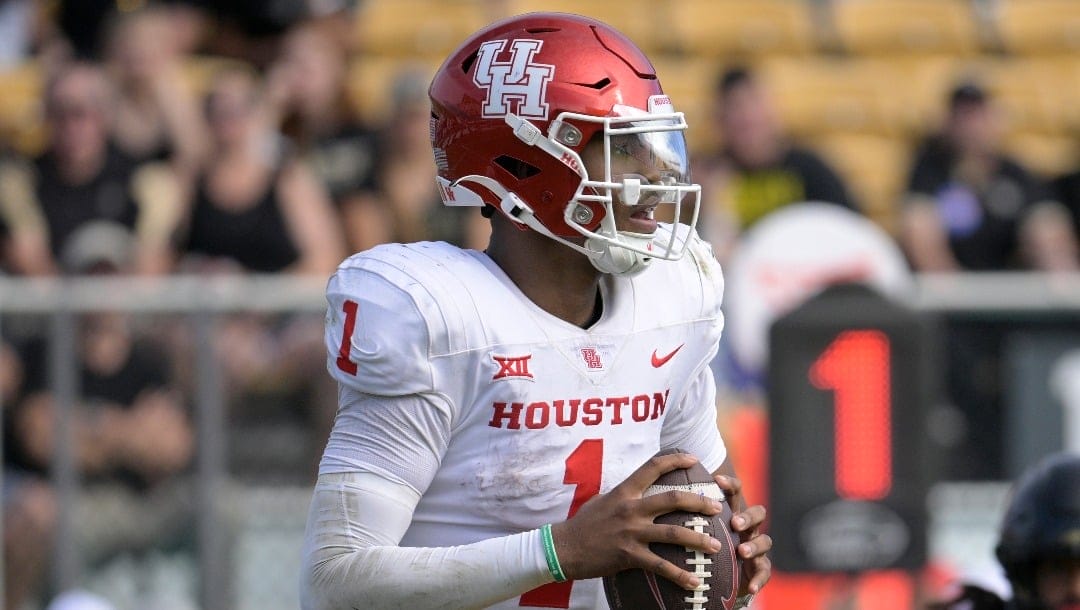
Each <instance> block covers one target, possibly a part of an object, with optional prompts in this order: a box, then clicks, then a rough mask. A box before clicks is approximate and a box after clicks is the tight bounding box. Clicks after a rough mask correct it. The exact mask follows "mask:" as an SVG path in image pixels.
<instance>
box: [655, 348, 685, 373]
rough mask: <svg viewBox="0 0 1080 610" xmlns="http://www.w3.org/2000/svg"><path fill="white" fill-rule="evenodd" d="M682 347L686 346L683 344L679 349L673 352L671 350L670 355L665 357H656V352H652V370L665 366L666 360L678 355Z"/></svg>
mask: <svg viewBox="0 0 1080 610" xmlns="http://www.w3.org/2000/svg"><path fill="white" fill-rule="evenodd" d="M683 345H686V344H685V343H683V344H682V345H680V346H679V347H676V348H675V349H674V350H672V351H671V353H670V354H667V355H665V356H657V355H656V350H653V352H652V365H653V368H657V369H658V368H660V367H662V366H664V365H665V364H667V361H668V360H671V359H672V358H674V357H675V354H677V353H679V350H681V349H682V347H683Z"/></svg>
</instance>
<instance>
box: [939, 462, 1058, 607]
mask: <svg viewBox="0 0 1080 610" xmlns="http://www.w3.org/2000/svg"><path fill="white" fill-rule="evenodd" d="M996 550H997V557H998V561H999V562H1000V563H1001V567H1002V568H1004V570H1005V575H1006V577H1007V578H1008V580H1009V584H1010V585H1011V588H1012V599H1011V600H1002V599H1001V598H1000V597H999V596H998V594H997V593H995V592H993V591H988V590H986V589H985V588H983V587H980V586H978V585H976V584H970V583H969V584H964V585H963V587H962V590H961V592H960V593H959V594H958V596H957V597H956V598H955V599H953V600H951V601H948V602H944V603H939V604H935V605H933V606H931V608H932V610H1007V609H1008V610H1075V609H1076V608H1080V455H1078V454H1075V453H1058V454H1054V455H1051V456H1049V457H1047V458H1045V459H1043V460H1042V461H1041V462H1040V463H1038V464H1036V465H1035V466H1033V467H1031V468H1029V469H1028V470H1027V471H1026V472H1025V473H1024V474H1023V475H1022V476H1021V477H1020V479H1019V480H1018V481H1017V482H1016V484H1015V486H1014V487H1013V490H1012V494H1011V499H1010V501H1009V506H1008V509H1007V510H1006V512H1005V517H1004V520H1003V521H1002V524H1001V532H1000V537H999V540H998V544H997V549H996Z"/></svg>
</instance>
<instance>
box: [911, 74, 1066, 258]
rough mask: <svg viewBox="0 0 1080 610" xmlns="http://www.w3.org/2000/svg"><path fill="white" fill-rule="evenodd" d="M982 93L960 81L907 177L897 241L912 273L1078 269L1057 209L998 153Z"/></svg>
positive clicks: (994, 122) (993, 118) (993, 120)
mask: <svg viewBox="0 0 1080 610" xmlns="http://www.w3.org/2000/svg"><path fill="white" fill-rule="evenodd" d="M999 135H1000V125H999V123H998V119H997V114H996V112H995V109H994V107H993V106H992V104H991V101H990V99H989V97H988V96H987V94H986V92H985V91H984V90H983V89H982V88H981V87H979V86H978V85H976V84H973V83H963V84H961V85H959V86H957V87H956V88H955V89H954V90H953V91H952V92H951V93H950V96H949V102H948V112H947V117H946V122H945V126H944V128H943V129H942V131H941V133H940V134H937V135H934V136H932V137H930V138H928V139H927V140H926V141H925V142H924V143H923V145H922V146H921V147H920V148H919V150H918V152H917V153H916V155H915V160H914V162H913V164H912V170H911V175H910V178H909V180H908V189H907V190H908V193H907V195H906V196H905V201H904V204H903V205H904V208H903V210H902V222H901V234H900V240H901V244H902V246H903V247H904V249H905V251H906V254H907V256H908V259H909V261H910V262H911V265H912V267H913V268H914V269H915V270H917V271H958V270H969V271H991V270H1004V269H1010V268H1036V269H1038V268H1043V269H1070V268H1075V267H1076V249H1075V237H1074V236H1072V235H1071V233H1069V234H1066V235H1065V236H1064V239H1063V240H1062V239H1061V238H1060V236H1059V231H1057V230H1056V228H1060V227H1058V225H1059V224H1060V223H1059V222H1058V220H1059V218H1060V216H1061V215H1060V213H1059V212H1060V207H1059V206H1056V205H1054V204H1052V203H1051V202H1050V197H1049V195H1050V194H1049V192H1048V191H1047V189H1046V188H1045V186H1044V185H1043V184H1041V183H1040V181H1039V180H1038V179H1037V178H1036V177H1035V176H1033V175H1032V174H1031V173H1030V172H1029V171H1028V170H1027V169H1026V168H1024V167H1023V166H1022V165H1021V164H1020V163H1019V162H1017V161H1016V160H1015V159H1013V158H1011V157H1009V156H1007V155H1005V154H1004V153H1002V152H1001V150H1000V147H999Z"/></svg>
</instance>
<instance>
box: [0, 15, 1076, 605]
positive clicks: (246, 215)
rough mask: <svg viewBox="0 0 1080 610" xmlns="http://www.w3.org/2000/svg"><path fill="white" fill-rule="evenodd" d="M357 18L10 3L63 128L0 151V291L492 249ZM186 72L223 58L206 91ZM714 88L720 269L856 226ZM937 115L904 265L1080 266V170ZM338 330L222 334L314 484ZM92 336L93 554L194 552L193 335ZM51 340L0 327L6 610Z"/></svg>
mask: <svg viewBox="0 0 1080 610" xmlns="http://www.w3.org/2000/svg"><path fill="white" fill-rule="evenodd" d="M368 1H372V0H368ZM355 2H356V0H353V1H352V2H350V1H349V0H291V1H290V0H282V1H278V2H259V1H255V0H228V1H225V0H221V1H215V2H209V1H202V0H171V1H161V2H149V1H142V0H127V1H115V2H114V1H105V0H79V1H64V0H56V1H50V2H43V1H39V0H0V63H2V64H4V65H7V66H13V65H15V66H17V65H20V64H22V63H25V62H30V61H33V62H34V63H35V65H36V66H37V69H38V70H39V71H40V73H41V74H42V75H43V79H44V85H43V88H42V93H41V109H42V113H43V114H42V116H43V125H44V128H45V132H44V133H45V135H44V137H43V139H42V143H41V146H40V150H35V151H28V150H27V149H26V147H25V146H19V145H17V143H16V142H14V141H13V140H12V139H8V140H5V139H2V135H0V274H6V275H13V276H56V275H87V274H104V275H111V274H142V275H161V274H181V273H182V274H213V275H223V274H224V275H230V274H260V273H273V274H297V275H311V276H317V277H326V276H328V275H329V274H330V273H331V271H332V270H333V268H334V267H335V265H336V264H337V263H338V262H339V261H340V260H342V259H343V258H344V257H345V256H346V255H347V254H349V253H352V252H356V251H359V250H363V249H366V248H369V247H372V246H374V245H377V244H379V243H385V242H392V241H415V240H427V239H434V240H446V241H449V242H452V243H455V244H458V245H461V246H464V247H471V248H477V249H483V248H484V246H485V244H486V241H487V232H488V225H487V220H486V219H484V218H483V217H482V216H481V214H480V213H479V212H477V211H475V210H459V209H453V208H446V207H444V206H442V205H441V203H440V200H439V197H438V193H437V191H436V187H435V180H434V177H435V166H434V164H433V162H432V158H431V149H430V143H429V111H428V105H427V104H428V102H427V92H426V87H427V79H428V77H429V74H428V73H427V72H426V71H425V70H424V69H416V70H411V69H405V70H403V71H401V72H400V73H397V74H394V75H393V76H392V78H391V79H390V80H388V81H387V82H386V83H385V84H384V90H383V93H382V95H384V96H385V97H386V99H387V100H388V104H387V105H388V107H389V108H390V109H391V111H390V112H389V114H388V116H387V117H386V118H385V120H383V121H381V122H379V123H377V124H369V123H367V122H365V121H363V120H361V118H360V117H361V116H362V112H360V110H361V109H359V108H358V107H357V104H356V99H355V96H351V95H350V93H349V83H348V78H349V75H348V66H349V60H350V57H352V56H353V55H354V54H355V53H356V49H355V43H354V35H353V31H354V28H355V23H354V22H355V20H356V10H357V8H358V7H357V6H356V4H355ZM193 57H212V58H214V61H213V62H209V63H206V62H204V63H203V64H201V65H204V66H205V65H210V66H211V68H210V69H207V70H205V71H204V72H200V73H199V74H195V75H193V74H192V73H191V68H190V66H191V65H192V62H191V61H189V60H190V59H191V58H193ZM660 76H661V78H662V79H663V76H664V75H663V73H661V75H660ZM698 76H699V77H700V78H701V79H704V80H707V81H709V82H715V87H714V89H713V91H712V99H711V100H710V106H709V112H708V113H707V116H708V119H709V120H710V121H711V122H712V124H711V125H707V126H702V128H703V129H706V130H707V131H709V133H713V134H716V136H717V137H716V139H715V141H712V142H707V143H705V145H701V143H700V142H698V145H697V146H696V148H698V149H699V150H698V151H697V155H696V158H695V163H696V165H697V167H696V170H695V172H696V174H695V179H696V181H697V182H699V183H701V184H703V185H704V189H705V190H704V192H705V196H704V198H705V201H704V209H703V211H702V221H701V224H700V230H701V231H702V233H703V234H704V235H705V237H706V238H707V239H709V240H710V241H712V243H713V245H714V249H715V251H716V252H717V255H718V256H719V257H720V258H721V259H725V258H726V257H728V256H730V255H731V253H732V252H733V251H734V250H735V249H736V248H737V246H738V243H739V238H740V236H741V235H743V234H744V232H746V231H747V230H748V229H750V228H751V227H753V226H754V225H755V223H757V222H759V221H760V220H761V219H762V218H764V217H766V216H767V215H768V214H770V213H771V212H774V211H776V210H778V209H780V208H783V207H784V206H787V205H789V204H792V203H796V202H802V201H822V202H827V203H831V204H835V205H837V206H841V207H843V208H846V209H848V210H850V211H852V212H853V213H856V214H862V213H864V204H863V202H860V201H859V200H858V199H857V197H856V196H855V195H854V194H853V191H852V189H851V188H850V186H849V185H848V182H849V176H845V175H844V174H843V173H842V172H840V171H838V170H837V169H836V168H834V167H831V166H830V164H829V163H828V162H827V161H826V159H825V158H823V157H822V156H821V155H820V154H819V153H817V152H815V151H814V150H813V149H812V147H809V146H805V145H803V144H801V143H799V142H798V141H796V140H795V139H793V138H791V137H789V134H787V133H785V130H784V128H783V123H782V121H781V119H780V117H779V115H778V111H777V109H776V105H775V103H774V100H773V99H772V98H771V96H770V91H769V90H768V88H767V87H765V86H764V85H763V83H762V82H761V80H760V79H759V77H758V75H757V74H756V73H755V71H754V69H753V68H751V67H745V66H738V65H728V66H725V67H724V68H723V69H722V70H720V71H719V73H716V74H712V73H710V74H700V75H698ZM193 83H196V85H195V86H193ZM0 95H2V92H0ZM675 101H676V104H678V99H676V100H675ZM941 105H942V108H943V113H942V114H943V116H944V117H945V119H944V121H943V123H942V124H941V125H926V137H925V140H924V141H923V142H922V143H921V144H920V145H919V146H918V147H917V148H915V149H914V150H913V151H912V156H911V158H910V159H908V160H907V161H906V163H907V165H906V166H905V167H906V168H908V169H909V171H908V177H907V180H906V186H905V188H904V189H903V191H904V192H903V193H902V195H901V196H900V197H899V198H898V201H897V203H896V205H895V207H894V210H895V213H896V218H895V219H894V220H895V222H894V223H892V224H891V226H890V227H889V230H890V232H891V234H892V235H893V236H894V237H895V239H896V242H897V244H898V245H899V246H900V248H901V249H902V251H903V253H904V255H905V257H906V259H907V261H908V263H909V265H910V268H911V269H912V270H914V271H918V272H922V271H927V272H942V271H990V270H1039V271H1054V272H1060V271H1077V270H1080V248H1078V245H1077V243H1078V235H1080V168H1078V170H1077V171H1075V172H1070V173H1065V174H1063V175H1053V176H1047V175H1042V174H1039V173H1037V172H1035V171H1032V170H1031V169H1028V168H1026V167H1025V166H1024V164H1023V163H1021V162H1020V161H1019V160H1017V159H1015V158H1013V157H1011V156H1010V155H1009V154H1007V153H1006V152H1004V150H1005V149H1004V148H1003V147H1002V145H1001V135H1002V127H1001V122H1000V114H999V112H998V110H997V108H996V106H995V99H994V97H993V96H992V95H991V94H990V93H989V92H988V91H987V90H986V88H984V87H983V86H981V84H980V83H979V82H977V81H965V82H958V83H955V86H954V87H953V88H952V89H951V90H950V91H948V92H947V94H946V95H944V96H943V97H942V99H941ZM695 128H696V127H695V126H693V125H692V126H691V129H695ZM158 322H159V321H158ZM321 323H322V320H321V318H318V317H316V318H312V317H310V316H300V315H292V316H262V315H253V314H251V315H247V314H246V315H233V316H229V317H228V318H227V319H223V320H222V321H221V323H220V326H219V332H218V336H217V339H218V343H219V346H218V347H219V349H220V350H221V353H222V359H221V360H222V363H223V365H224V367H225V373H226V377H227V379H226V383H227V388H228V391H229V409H230V418H231V421H232V423H234V424H237V428H238V429H242V428H243V425H244V424H245V423H247V424H251V425H252V426H253V427H256V428H258V427H259V426H261V425H263V424H265V422H266V421H267V420H274V419H276V418H279V419H281V420H283V421H285V422H287V423H288V424H289V425H293V424H296V423H297V422H299V423H300V424H301V426H302V427H303V429H304V430H307V431H308V432H307V433H306V436H304V437H303V438H304V439H305V443H306V445H304V446H305V447H306V448H307V455H305V456H302V457H301V458H300V459H299V460H298V463H299V464H300V465H301V467H300V468H299V469H296V470H294V471H291V475H292V476H293V477H294V478H297V479H301V480H303V479H305V478H306V477H309V476H311V473H313V472H314V470H313V466H314V461H313V460H314V459H315V457H316V456H317V455H318V452H319V451H320V450H321V447H320V446H319V445H318V442H319V441H318V439H321V438H324V435H325V431H326V430H328V429H329V425H330V421H331V419H332V417H333V408H334V405H335V398H334V395H333V392H334V388H332V387H327V386H328V385H329V379H328V377H327V376H326V375H325V374H323V373H322V372H321V371H322V368H323V366H324V355H323V348H322V343H321V332H320V331H319V328H320V326H321ZM77 325H78V339H77V345H78V350H77V352H78V362H79V367H80V375H81V376H80V379H79V386H80V387H81V390H82V392H81V398H82V399H81V402H80V404H79V408H78V415H77V417H76V418H75V421H74V426H75V430H74V438H76V439H77V440H78V441H79V442H78V444H77V447H76V448H75V451H74V453H75V460H76V464H77V466H78V469H79V470H80V472H81V475H82V477H83V479H84V482H85V483H86V490H87V491H86V494H87V499H86V500H85V501H83V502H81V503H80V505H79V509H78V510H79V512H78V515H77V518H76V520H75V522H76V523H77V524H78V531H77V532H76V536H77V537H78V539H79V544H80V547H81V548H83V549H84V553H85V558H86V559H87V560H88V561H97V560H99V559H102V560H103V559H105V558H107V557H108V556H109V555H110V554H115V553H116V552H118V551H120V550H125V549H132V548H141V547H144V546H146V545H148V544H162V543H163V541H165V543H167V544H184V542H185V541H184V540H183V539H184V536H185V534H187V535H190V527H188V526H187V525H186V524H189V522H190V516H191V511H192V510H193V508H192V507H191V506H190V504H191V500H190V498H191V494H190V490H189V487H190V478H189V476H188V475H189V473H190V471H191V468H192V456H193V453H194V446H195V440H194V435H193V430H192V421H191V413H190V410H191V407H190V405H191V396H192V388H191V381H190V379H189V377H190V371H187V372H185V371H186V369H185V366H190V365H185V364H184V362H185V361H186V359H189V358H190V354H191V350H192V346H191V340H190V336H191V333H190V332H189V329H188V328H186V327H185V326H184V324H183V323H182V322H176V321H172V322H170V323H168V324H159V323H156V322H154V321H147V320H145V319H141V318H136V317H131V316H126V315H124V314H116V313H111V314H93V315H86V316H83V317H81V318H80V319H79V320H78V321H77ZM38 329H40V324H37V325H35V324H27V325H26V326H25V328H20V327H18V326H17V325H15V326H13V325H11V324H7V323H5V325H4V326H3V333H4V334H3V335H0V403H2V404H3V406H4V418H5V421H4V426H3V430H4V434H5V438H4V453H5V456H4V457H5V476H4V489H3V493H4V503H3V505H4V533H5V537H4V545H5V546H4V550H5V554H6V555H5V557H6V558H8V561H5V564H4V565H5V570H6V573H5V574H4V577H5V583H6V587H5V594H6V599H5V603H4V607H5V608H12V609H17V608H20V604H22V603H23V601H25V600H27V599H30V598H32V597H34V596H35V595H36V594H37V593H38V592H40V590H41V586H42V583H43V582H44V575H45V573H46V568H47V563H48V549H49V548H50V541H51V536H53V535H55V521H56V514H57V504H56V503H57V499H56V495H55V491H54V490H53V489H52V487H51V486H50V484H49V482H48V479H47V473H48V466H49V462H50V457H51V456H52V454H53V451H54V448H55V442H56V440H55V438H54V431H55V424H54V421H55V417H56V414H55V412H54V408H53V397H52V396H51V395H50V390H49V384H48V380H47V379H46V375H45V371H46V370H47V366H46V365H45V358H46V354H47V349H46V347H45V345H44V343H43V341H42V338H41V336H40V333H38V332H36V330H38ZM283 363H284V364H283ZM298 411H302V412H298ZM253 444H255V445H258V444H259V442H258V441H256V442H254V443H253ZM294 466H295V464H294ZM185 499H186V500H185ZM103 533H107V534H108V535H103ZM187 542H190V541H187ZM14 557H18V560H17V561H11V558H14Z"/></svg>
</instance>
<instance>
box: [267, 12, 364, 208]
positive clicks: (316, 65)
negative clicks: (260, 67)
mask: <svg viewBox="0 0 1080 610" xmlns="http://www.w3.org/2000/svg"><path fill="white" fill-rule="evenodd" d="M346 61H347V58H346V55H345V49H344V48H342V47H341V46H340V45H338V44H336V43H335V42H334V41H333V40H332V39H331V38H329V37H326V36H323V35H321V30H318V29H316V28H315V27H313V26H310V25H307V26H301V27H298V28H295V29H294V30H292V31H291V32H290V33H289V34H288V35H287V36H286V38H285V41H284V44H283V47H282V53H281V56H280V57H279V58H278V60H277V61H276V62H275V64H274V65H273V66H272V67H271V69H270V71H269V77H268V83H267V98H268V103H269V107H270V111H271V112H272V113H273V115H274V116H275V117H278V118H277V119H276V121H275V123H277V124H280V125H281V130H282V132H283V133H284V134H285V135H286V136H288V137H289V138H290V140H291V141H292V143H293V145H294V146H296V148H297V152H298V154H299V155H300V156H301V157H302V158H303V159H304V160H305V161H306V162H307V163H308V165H309V166H310V167H311V169H312V170H313V171H314V172H315V176H316V177H317V178H318V180H319V182H320V183H322V185H323V187H325V188H326V190H327V191H328V192H329V194H330V197H331V199H332V200H333V202H334V204H335V206H337V208H338V209H339V210H340V209H341V208H344V207H348V206H350V205H352V204H353V200H354V199H355V198H357V197H359V196H361V195H362V194H363V193H364V192H366V191H367V190H370V189H371V188H372V187H371V183H372V180H373V177H372V174H373V171H374V166H375V137H374V134H373V133H372V132H371V130H370V129H368V128H367V127H366V126H365V125H363V124H362V123H361V122H360V120H359V118H358V117H357V116H356V113H355V112H354V110H353V107H352V105H351V104H350V102H349V99H348V92H347V91H346V87H345V79H346V67H347V66H346Z"/></svg>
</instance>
